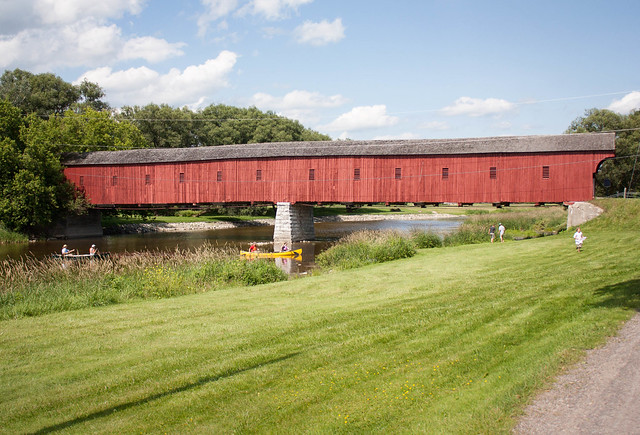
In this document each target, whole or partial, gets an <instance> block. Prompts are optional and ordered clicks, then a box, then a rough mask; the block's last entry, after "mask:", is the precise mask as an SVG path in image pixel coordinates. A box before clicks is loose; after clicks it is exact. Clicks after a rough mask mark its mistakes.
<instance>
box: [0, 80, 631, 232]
mask: <svg viewBox="0 0 640 435" xmlns="http://www.w3.org/2000/svg"><path fill="white" fill-rule="evenodd" d="M636 129H640V111H635V112H633V113H631V114H629V115H621V114H618V113H615V112H611V111H609V110H600V109H591V110H588V111H587V112H586V113H585V115H584V116H581V117H578V118H576V120H574V121H573V122H572V123H571V125H570V126H569V128H568V129H567V131H566V133H582V132H599V131H611V130H615V131H616V132H617V133H616V156H617V158H616V159H614V160H608V161H606V162H605V163H604V164H603V165H602V168H601V171H600V172H599V173H598V174H597V176H596V193H597V194H598V195H612V194H614V193H616V192H619V191H621V190H623V189H624V188H628V189H633V190H636V191H637V190H638V188H639V187H640V168H636V169H637V170H635V172H634V165H635V159H634V156H635V155H636V154H637V152H638V144H639V143H640V130H636ZM315 140H330V137H329V136H326V135H323V134H320V133H318V132H316V131H314V130H311V129H308V128H305V127H304V126H303V125H302V124H300V123H299V122H298V121H295V120H291V119H287V118H284V117H282V116H278V115H277V114H275V113H273V112H271V111H266V112H263V111H260V110H258V109H257V108H255V107H249V108H238V107H233V106H226V105H222V104H218V105H210V106H208V107H205V108H204V109H201V110H197V111H194V110H191V109H189V108H186V107H184V108H174V107H171V106H169V105H166V104H148V105H146V106H124V107H122V108H120V109H114V108H112V107H110V105H109V104H108V103H107V102H106V100H105V93H104V91H103V90H102V88H101V87H100V86H99V85H98V84H96V83H92V82H89V81H86V80H85V81H83V82H82V83H80V84H79V85H73V84H71V83H67V82H65V81H64V80H63V79H61V78H60V77H58V76H56V75H54V74H51V73H43V74H32V73H30V72H28V71H23V70H20V69H15V70H13V71H9V70H7V71H5V72H4V74H2V76H1V77H0V225H3V226H4V227H5V228H7V229H10V230H13V231H18V232H22V233H27V234H32V235H39V234H44V233H46V230H47V229H48V228H49V227H50V225H51V224H52V223H53V222H55V221H56V220H57V219H59V218H60V217H62V216H64V215H66V214H68V213H81V212H83V210H85V209H86V207H88V204H87V203H86V201H85V200H84V198H83V196H82V194H81V193H80V192H78V191H77V190H76V189H75V188H74V187H73V186H72V185H71V184H70V183H69V182H68V181H67V180H66V179H65V177H64V175H63V172H62V169H63V167H62V163H61V159H62V157H63V155H64V153H66V152H87V151H104V150H124V149H132V148H160V147H193V146H215V145H226V144H246V143H264V142H292V141H315Z"/></svg>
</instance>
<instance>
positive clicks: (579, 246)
mask: <svg viewBox="0 0 640 435" xmlns="http://www.w3.org/2000/svg"><path fill="white" fill-rule="evenodd" d="M584 239H586V237H585V236H584V235H583V234H582V231H581V230H580V227H578V229H577V230H576V232H575V233H573V240H575V242H576V251H578V252H580V250H581V249H582V242H584Z"/></svg>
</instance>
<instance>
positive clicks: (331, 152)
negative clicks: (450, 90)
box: [63, 133, 615, 166]
mask: <svg viewBox="0 0 640 435" xmlns="http://www.w3.org/2000/svg"><path fill="white" fill-rule="evenodd" d="M614 150H615V133H585V134H562V135H553V136H503V137H486V138H467V139H416V140H370V141H363V140H357V141H317V142H272V143H260V144H243V145H221V146H208V147H193V148H145V149H135V150H125V151H96V152H90V153H73V154H69V155H67V156H66V158H65V159H64V162H63V163H64V164H65V165H67V166H87V165H128V164H148V163H169V162H190V161H191V162H192V161H208V160H231V159H253V158H269V157H283V158H288V157H338V156H404V155H459V154H502V153H549V152H584V151H601V152H613V151H614Z"/></svg>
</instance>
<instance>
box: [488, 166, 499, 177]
mask: <svg viewBox="0 0 640 435" xmlns="http://www.w3.org/2000/svg"><path fill="white" fill-rule="evenodd" d="M489 178H490V179H492V180H495V179H496V178H498V170H497V168H496V167H495V166H491V167H490V168H489Z"/></svg>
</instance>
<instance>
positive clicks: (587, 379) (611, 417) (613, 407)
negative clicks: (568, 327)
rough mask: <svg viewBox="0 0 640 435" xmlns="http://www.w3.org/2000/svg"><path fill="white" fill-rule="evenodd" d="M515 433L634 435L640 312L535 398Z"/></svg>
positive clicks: (639, 419)
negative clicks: (549, 388) (603, 344)
mask: <svg viewBox="0 0 640 435" xmlns="http://www.w3.org/2000/svg"><path fill="white" fill-rule="evenodd" d="M514 433H516V434H612V435H613V434H616V435H621V434H640V314H636V315H635V316H634V317H633V318H632V319H631V320H630V321H629V322H627V323H626V324H625V325H624V327H623V328H622V329H621V330H620V332H619V334H618V335H617V336H615V337H613V338H611V339H610V340H609V341H608V342H607V344H606V345H605V346H604V347H601V348H598V349H593V350H590V351H588V353H587V357H586V359H585V361H584V362H582V363H580V364H579V365H578V366H577V367H575V368H573V369H571V370H570V371H569V372H567V373H565V374H563V375H561V376H560V377H559V378H558V380H557V382H556V383H555V384H554V386H553V387H552V389H551V390H549V391H546V392H544V393H542V394H541V395H540V396H539V397H537V398H536V399H535V401H534V403H532V404H531V405H530V406H529V407H528V408H527V409H526V411H525V416H524V417H523V418H522V420H520V422H519V423H518V425H517V426H516V428H515V430H514Z"/></svg>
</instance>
